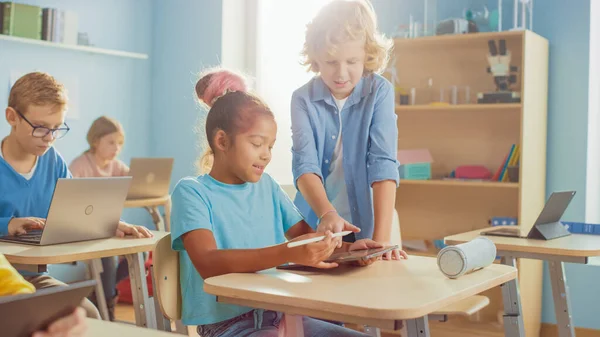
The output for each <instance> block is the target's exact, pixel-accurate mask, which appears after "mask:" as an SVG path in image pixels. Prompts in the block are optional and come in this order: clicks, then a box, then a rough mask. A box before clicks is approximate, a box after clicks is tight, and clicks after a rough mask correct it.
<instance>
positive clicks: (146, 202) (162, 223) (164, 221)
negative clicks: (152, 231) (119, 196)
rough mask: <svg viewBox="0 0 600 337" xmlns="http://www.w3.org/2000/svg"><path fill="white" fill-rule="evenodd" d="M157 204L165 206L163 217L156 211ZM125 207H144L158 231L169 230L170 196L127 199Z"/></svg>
mask: <svg viewBox="0 0 600 337" xmlns="http://www.w3.org/2000/svg"><path fill="white" fill-rule="evenodd" d="M158 206H163V207H164V208H165V217H164V218H163V217H162V215H160V212H159V211H158ZM123 207H125V208H139V207H143V208H145V209H146V210H147V211H148V213H150V215H151V216H152V221H153V222H154V225H155V226H156V230H159V231H163V232H164V231H167V232H170V231H171V196H170V195H165V196H164V197H160V198H144V199H127V200H125V205H124V206H123Z"/></svg>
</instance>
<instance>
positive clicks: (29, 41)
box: [0, 34, 148, 60]
mask: <svg viewBox="0 0 600 337" xmlns="http://www.w3.org/2000/svg"><path fill="white" fill-rule="evenodd" d="M0 41H9V42H15V43H23V44H31V45H38V46H44V47H51V48H59V49H68V50H74V51H79V52H85V53H92V54H103V55H110V56H118V57H126V58H133V59H141V60H146V59H148V55H147V54H140V53H132V52H126V51H120V50H112V49H103V48H97V47H88V46H78V45H68V44H62V43H56V42H49V41H44V40H34V39H26V38H22V37H15V36H9V35H2V34H0Z"/></svg>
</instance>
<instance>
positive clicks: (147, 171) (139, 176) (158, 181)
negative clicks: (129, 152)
mask: <svg viewBox="0 0 600 337" xmlns="http://www.w3.org/2000/svg"><path fill="white" fill-rule="evenodd" d="M172 171H173V158H132V159H131V165H130V166H129V175H130V176H132V177H133V180H132V182H131V187H130V188H129V193H128V194H127V199H146V198H159V197H164V196H165V195H167V194H169V185H170V184H171V172H172Z"/></svg>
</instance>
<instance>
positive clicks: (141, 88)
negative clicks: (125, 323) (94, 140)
mask: <svg viewBox="0 0 600 337" xmlns="http://www.w3.org/2000/svg"><path fill="white" fill-rule="evenodd" d="M16 2H18V3H26V4H32V5H37V6H43V7H54V8H61V9H71V10H74V11H76V12H77V13H78V15H79V28H80V29H79V30H80V31H85V32H88V34H89V37H90V40H91V42H92V43H93V44H95V45H96V46H97V47H101V48H111V49H118V50H125V51H132V52H138V53H150V51H151V46H152V35H151V26H152V21H151V20H152V17H151V13H152V9H153V8H152V1H151V0H128V1H123V0H103V1H101V2H98V1H96V2H88V1H78V0H18V1H16ZM150 65H151V64H150V60H138V59H130V58H122V57H115V56H108V55H101V54H88V53H83V52H80V51H72V50H64V49H58V48H50V47H45V46H36V45H29V44H22V43H17V42H9V41H3V40H0V102H1V104H2V117H0V139H1V138H4V137H5V136H6V135H7V134H8V133H9V132H10V129H9V126H8V123H6V120H5V118H4V108H5V106H6V104H7V102H8V93H9V89H10V88H9V79H10V76H11V73H13V72H17V73H22V74H24V73H27V72H30V71H33V70H41V71H46V72H49V73H51V74H53V75H54V76H56V77H57V78H59V79H60V80H63V81H65V80H67V81H66V82H69V83H70V84H73V83H75V84H76V83H77V82H78V84H79V85H78V86H77V88H74V87H71V88H70V89H71V91H76V92H78V95H77V96H78V102H79V103H78V105H79V116H80V117H79V118H78V119H76V120H73V119H68V120H67V123H68V124H69V126H70V127H71V131H70V132H69V134H68V135H67V136H66V137H65V138H63V139H60V140H58V141H57V142H56V143H55V144H56V148H57V149H58V150H59V151H60V152H61V153H62V155H63V156H64V158H65V160H66V161H67V162H70V161H71V160H73V159H74V158H75V157H76V156H78V155H79V154H80V153H81V152H83V151H84V150H86V149H87V143H86V141H85V136H86V133H87V129H88V128H89V126H90V125H91V123H92V121H93V120H94V119H95V118H96V117H98V116H100V115H103V114H105V115H109V116H112V117H115V118H117V119H118V120H120V121H121V122H122V123H123V126H124V128H125V130H126V143H125V147H124V149H123V153H122V155H121V159H122V160H124V161H125V162H129V159H130V158H131V157H132V156H148V155H150V154H151V153H150V143H149V139H150V135H151V132H150V118H149V116H150V113H151V109H150V97H151V96H150V94H151V91H150V72H151V69H150ZM67 89H69V87H68V88H67ZM123 218H124V219H125V220H126V221H129V222H132V223H137V224H142V225H149V226H152V219H151V217H150V216H149V215H148V214H147V212H146V211H144V210H142V209H131V210H125V211H124V213H123ZM59 269H60V270H59V271H58V274H57V275H56V276H57V277H59V278H63V279H65V280H70V279H71V278H76V277H78V276H77V275H79V274H78V272H75V271H73V270H68V269H67V270H65V269H64V268H63V269H61V267H59ZM79 272H81V270H80V269H79Z"/></svg>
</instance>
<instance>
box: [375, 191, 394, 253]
mask: <svg viewBox="0 0 600 337" xmlns="http://www.w3.org/2000/svg"><path fill="white" fill-rule="evenodd" d="M395 205H396V183H395V182H394V181H392V180H385V181H378V182H375V183H373V213H374V216H375V219H374V220H375V228H374V231H373V240H374V241H377V242H389V241H390V239H391V234H392V214H393V213H392V212H393V211H394V206H395Z"/></svg>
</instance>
